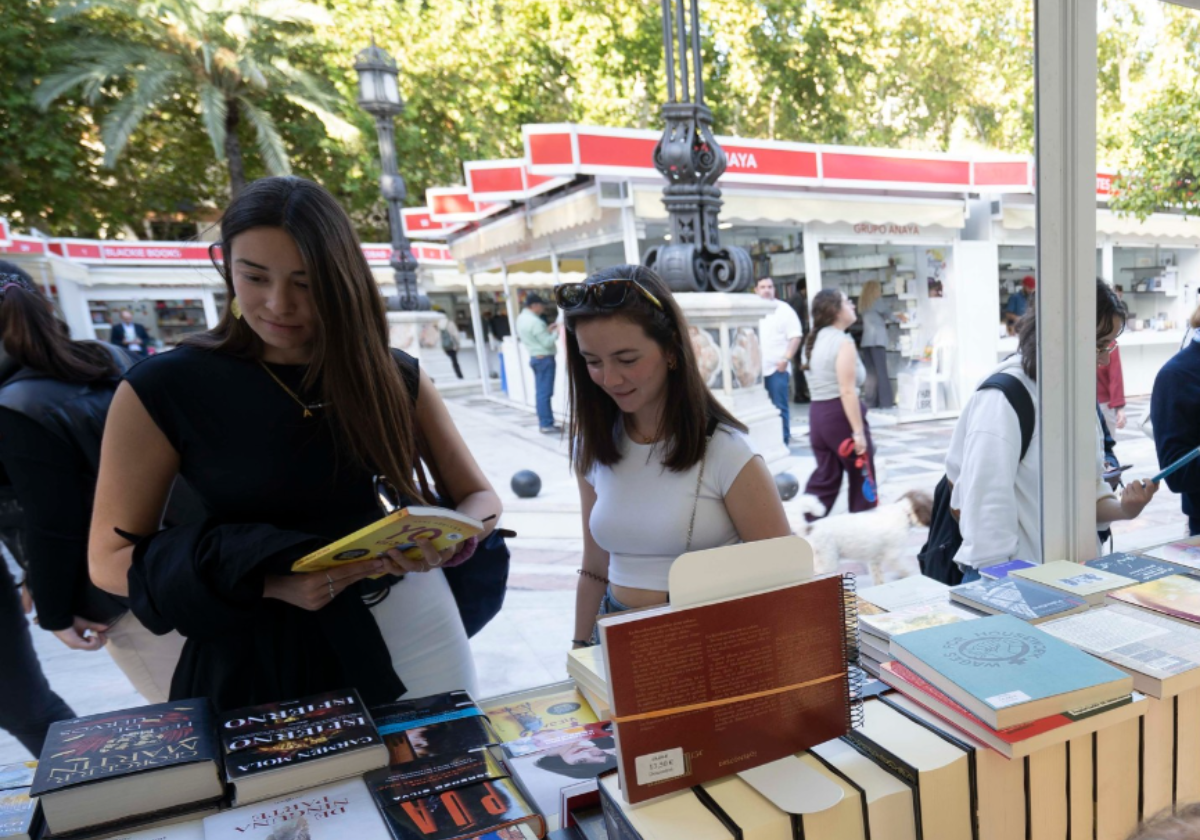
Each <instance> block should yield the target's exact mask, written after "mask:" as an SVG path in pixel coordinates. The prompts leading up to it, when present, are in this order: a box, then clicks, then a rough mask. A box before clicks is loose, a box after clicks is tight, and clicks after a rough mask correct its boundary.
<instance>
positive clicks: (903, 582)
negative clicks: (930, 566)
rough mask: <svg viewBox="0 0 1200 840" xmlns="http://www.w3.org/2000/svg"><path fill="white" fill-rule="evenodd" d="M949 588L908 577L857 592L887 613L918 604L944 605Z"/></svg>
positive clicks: (932, 580) (931, 579)
mask: <svg viewBox="0 0 1200 840" xmlns="http://www.w3.org/2000/svg"><path fill="white" fill-rule="evenodd" d="M949 593H950V587H949V586H947V585H946V584H944V583H942V582H941V581H937V580H934V579H933V578H927V577H925V576H924V575H909V576H908V577H904V578H900V579H899V580H893V581H891V582H889V583H881V584H879V585H878V586H869V587H867V588H866V589H860V590H859V591H858V597H859V598H861V599H862V600H864V601H866V602H867V603H868V604H873V605H875V606H876V607H878V608H879V609H882V610H885V611H887V612H896V611H897V610H902V609H905V608H906V607H915V606H917V605H918V604H944V603H946V599H947V597H948V596H949Z"/></svg>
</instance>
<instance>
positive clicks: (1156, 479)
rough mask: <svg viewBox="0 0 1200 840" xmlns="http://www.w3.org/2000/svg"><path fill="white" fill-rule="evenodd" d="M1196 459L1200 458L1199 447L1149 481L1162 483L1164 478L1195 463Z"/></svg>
mask: <svg viewBox="0 0 1200 840" xmlns="http://www.w3.org/2000/svg"><path fill="white" fill-rule="evenodd" d="M1197 458H1200V446H1198V447H1196V448H1195V449H1193V450H1192V451H1191V452H1189V453H1188V454H1186V455H1184V456H1183V457H1182V458H1180V459H1179V460H1178V461H1176V462H1175V463H1174V464H1171V465H1170V466H1168V467H1167V468H1166V469H1164V470H1163V471H1162V472H1160V473H1159V474H1158V475H1156V476H1154V478H1152V479H1150V480H1151V481H1154V482H1159V481H1162V480H1163V479H1164V478H1166V477H1167V476H1169V475H1170V474H1171V473H1173V472H1176V471H1177V470H1181V469H1183V468H1184V467H1186V466H1187V465H1188V464H1190V463H1192V461H1195V460H1196V459H1197Z"/></svg>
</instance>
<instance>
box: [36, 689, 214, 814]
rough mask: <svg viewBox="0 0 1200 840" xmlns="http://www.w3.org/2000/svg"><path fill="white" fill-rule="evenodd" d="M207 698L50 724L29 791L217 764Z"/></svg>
mask: <svg viewBox="0 0 1200 840" xmlns="http://www.w3.org/2000/svg"><path fill="white" fill-rule="evenodd" d="M217 750H218V746H217V740H216V738H214V737H213V731H212V719H211V717H210V716H209V711H208V701H207V700H205V699H203V698H201V699H196V700H181V701H178V702H173V703H158V704H156V705H153V706H142V707H140V708H137V709H127V710H124V711H119V712H106V713H103V714H98V715H88V716H87V717H81V718H72V719H70V720H62V721H58V722H57V723H54V724H51V726H50V732H49V734H48V735H47V737H46V745H45V747H43V749H42V758H41V761H40V762H38V765H37V770H36V771H35V773H34V780H33V786H32V790H31V795H33V796H45V795H47V794H52V793H54V792H56V791H59V790H63V789H64V788H67V787H74V786H78V785H86V784H91V783H93V782H97V781H102V780H106V779H111V778H115V777H119V776H128V775H131V774H134V773H142V772H144V771H147V770H154V769H157V768H161V767H168V766H173V765H182V764H192V763H199V762H206V761H208V762H214V763H215V762H216V761H217V758H218V755H217Z"/></svg>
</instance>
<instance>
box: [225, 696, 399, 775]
mask: <svg viewBox="0 0 1200 840" xmlns="http://www.w3.org/2000/svg"><path fill="white" fill-rule="evenodd" d="M220 731H221V738H222V742H223V746H224V749H225V773H226V777H227V778H228V779H229V781H231V782H236V781H238V780H239V779H243V778H246V777H247V776H252V775H255V774H258V773H262V772H264V771H271V770H278V769H280V768H283V767H296V766H300V765H303V764H307V763H309V762H314V761H318V760H320V759H323V758H326V757H328V756H331V755H334V754H338V753H352V752H361V751H364V750H368V749H371V748H373V747H377V746H379V745H380V744H381V743H382V738H381V737H380V735H379V732H378V731H377V730H376V728H375V722H374V721H373V720H372V719H371V714H370V712H368V711H367V708H366V707H365V706H364V705H363V703H362V700H361V699H360V698H359V696H358V692H356V691H355V690H354V689H344V690H341V691H331V692H326V693H324V694H318V695H314V696H312V697H306V698H303V699H300V700H290V701H284V702H280V703H264V704H261V705H258V706H249V707H247V708H244V709H237V710H235V711H232V712H226V713H225V714H224V715H222V716H221V723H220Z"/></svg>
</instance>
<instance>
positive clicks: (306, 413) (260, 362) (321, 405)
mask: <svg viewBox="0 0 1200 840" xmlns="http://www.w3.org/2000/svg"><path fill="white" fill-rule="evenodd" d="M258 366H259V367H261V368H262V369H263V370H265V371H266V372H267V376H269V377H271V378H272V379H274V380H275V384H276V385H278V386H279V387H280V388H282V389H283V391H284V393H285V394H287V395H288V396H289V397H291V398H292V399H293V400H295V402H296V405H298V406H300V408H302V409H304V416H305V417H312V416H313V413H312V409H314V408H324V407H325V403H313V404H312V405H308V404H306V403H305V402H304V400H302V399H300V397H298V396H297V395H296V392H295V391H293V390H292V389H291V388H289V387H288V386H287V385H284V384H283V380H282V379H280V378H279V377H278V376H276V375H275V371H273V370H271V369H270V368H269V367H267V364H266V362H264V361H263V360H262V359H259V360H258Z"/></svg>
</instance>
